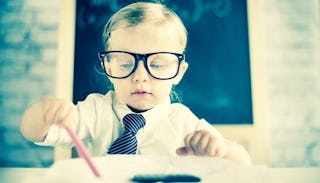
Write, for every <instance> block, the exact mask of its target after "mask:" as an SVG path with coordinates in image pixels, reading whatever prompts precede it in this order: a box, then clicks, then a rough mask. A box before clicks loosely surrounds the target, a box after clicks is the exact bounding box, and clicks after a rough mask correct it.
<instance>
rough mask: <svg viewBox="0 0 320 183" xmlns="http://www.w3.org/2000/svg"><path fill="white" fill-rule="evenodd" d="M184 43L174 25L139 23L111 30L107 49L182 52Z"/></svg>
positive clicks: (137, 51)
mask: <svg viewBox="0 0 320 183" xmlns="http://www.w3.org/2000/svg"><path fill="white" fill-rule="evenodd" d="M184 47H185V45H184V44H183V43H182V41H181V35H179V33H178V31H177V30H175V29H174V27H172V28H170V27H168V26H161V25H153V26H150V25H148V24H139V25H137V26H134V27H126V28H119V29H116V30H114V31H112V33H111V36H110V39H109V50H122V51H129V52H135V53H151V52H159V51H168V52H177V53H182V52H183V51H184Z"/></svg>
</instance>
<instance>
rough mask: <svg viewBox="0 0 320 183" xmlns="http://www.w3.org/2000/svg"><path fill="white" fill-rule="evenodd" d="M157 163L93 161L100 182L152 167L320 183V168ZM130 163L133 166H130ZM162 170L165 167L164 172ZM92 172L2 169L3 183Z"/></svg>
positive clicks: (62, 167)
mask: <svg viewBox="0 0 320 183" xmlns="http://www.w3.org/2000/svg"><path fill="white" fill-rule="evenodd" d="M158 160H159V159H154V158H153V159H152V158H149V159H148V158H132V157H117V156H116V157H111V158H102V159H94V162H95V163H96V165H97V167H98V168H99V170H101V172H102V173H104V174H105V175H104V176H103V179H99V181H97V182H117V183H118V182H130V181H129V177H132V175H135V174H136V173H140V172H144V173H148V172H149V173H150V172H152V170H150V169H152V168H150V167H154V168H153V169H154V171H156V172H161V170H166V172H176V171H177V170H189V169H193V170H192V171H191V173H196V175H200V178H201V179H202V182H210V183H212V182H239V181H240V182H247V183H248V182H249V183H250V182H252V183H253V182H254V183H257V182H262V183H264V182H266V183H269V182H272V183H320V167H303V168H302V167H300V168H299V167H296V168H268V167H266V166H258V165H257V166H256V165H254V166H252V167H243V168H242V167H236V166H233V165H231V164H228V162H223V161H222V162H221V161H219V160H215V159H194V158H193V159H190V158H188V159H166V158H162V159H160V160H161V161H162V162H161V161H158ZM166 160H170V162H169V161H168V162H164V161H166ZM210 161H211V162H210ZM128 162H129V163H131V164H130V165H128V164H127V163H128ZM155 162H156V163H155ZM163 162H164V163H163ZM207 162H208V163H207ZM124 163H126V166H123V164H124ZM161 163H163V165H164V166H162V165H160V166H159V164H161ZM167 165H170V167H169V168H168V166H167ZM186 165H189V167H187V168H185V167H186ZM190 165H191V166H190ZM163 167H165V168H164V169H163ZM201 167H202V170H198V169H201ZM221 167H222V168H221ZM210 169H211V170H213V171H211V170H210ZM89 170H90V169H89V168H88V167H87V165H86V164H85V162H84V161H83V160H82V159H78V160H69V161H62V162H58V163H56V164H54V165H53V166H51V167H50V168H19V167H17V168H6V167H2V168H1V167H0V182H1V183H9V182H10V183H11V182H15V183H26V182H32V183H37V182H75V181H74V180H73V179H70V177H72V178H74V177H78V178H77V179H76V182H81V180H82V181H86V180H93V179H86V178H88V177H89V178H90V177H91V178H92V176H93V175H92V172H90V171H89ZM208 170H209V171H208ZM106 172H107V173H106ZM86 174H87V175H86ZM67 177H69V178H67ZM230 177H232V178H230ZM93 178H95V177H93ZM94 180H97V179H94ZM118 180H120V181H118ZM86 182H88V181H86ZM89 182H91V181H89ZM93 182H95V181H93Z"/></svg>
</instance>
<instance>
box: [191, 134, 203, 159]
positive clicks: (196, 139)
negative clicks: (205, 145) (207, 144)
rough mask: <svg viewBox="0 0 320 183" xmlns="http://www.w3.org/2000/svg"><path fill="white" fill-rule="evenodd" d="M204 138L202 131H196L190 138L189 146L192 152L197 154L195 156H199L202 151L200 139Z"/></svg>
mask: <svg viewBox="0 0 320 183" xmlns="http://www.w3.org/2000/svg"><path fill="white" fill-rule="evenodd" d="M201 137H202V133H201V132H200V131H196V132H195V133H193V135H192V137H191V138H190V143H189V146H190V147H191V148H192V150H193V151H194V152H195V154H198V153H199V151H200V148H199V146H201V145H199V144H200V143H201V141H200V139H201Z"/></svg>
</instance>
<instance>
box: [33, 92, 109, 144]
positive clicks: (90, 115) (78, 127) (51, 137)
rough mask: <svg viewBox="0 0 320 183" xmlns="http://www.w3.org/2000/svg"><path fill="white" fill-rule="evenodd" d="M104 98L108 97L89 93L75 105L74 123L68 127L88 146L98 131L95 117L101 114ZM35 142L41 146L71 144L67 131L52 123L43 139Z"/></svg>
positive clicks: (98, 126) (98, 124)
mask: <svg viewBox="0 0 320 183" xmlns="http://www.w3.org/2000/svg"><path fill="white" fill-rule="evenodd" d="M106 98H110V97H108V96H105V95H101V94H90V95H88V97H87V98H86V99H85V100H84V101H80V102H78V103H77V105H76V107H77V110H76V115H75V116H76V119H75V122H74V123H71V125H70V127H71V129H72V130H73V131H74V132H75V133H76V134H77V136H78V137H79V138H80V139H81V140H82V141H83V142H84V144H85V145H87V146H90V143H91V142H92V139H93V138H95V137H97V136H98V134H99V133H100V131H99V130H100V125H101V124H100V123H98V122H97V121H99V120H97V118H98V116H101V113H102V110H101V109H102V106H103V105H105V100H106ZM109 100H110V99H109ZM103 109H104V108H103ZM36 144H37V145H43V146H56V145H59V146H65V147H72V146H73V143H72V140H71V138H70V137H69V134H68V133H67V131H66V130H65V129H64V128H61V127H59V126H57V125H52V126H51V127H50V129H49V132H48V134H47V136H46V138H45V140H44V141H43V142H37V143H36Z"/></svg>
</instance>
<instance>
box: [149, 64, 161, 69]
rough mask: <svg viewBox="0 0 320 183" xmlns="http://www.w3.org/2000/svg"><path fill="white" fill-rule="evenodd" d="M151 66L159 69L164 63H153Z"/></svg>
mask: <svg viewBox="0 0 320 183" xmlns="http://www.w3.org/2000/svg"><path fill="white" fill-rule="evenodd" d="M149 67H150V68H153V69H159V68H161V67H163V65H160V64H157V63H152V64H150V65H149Z"/></svg>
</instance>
